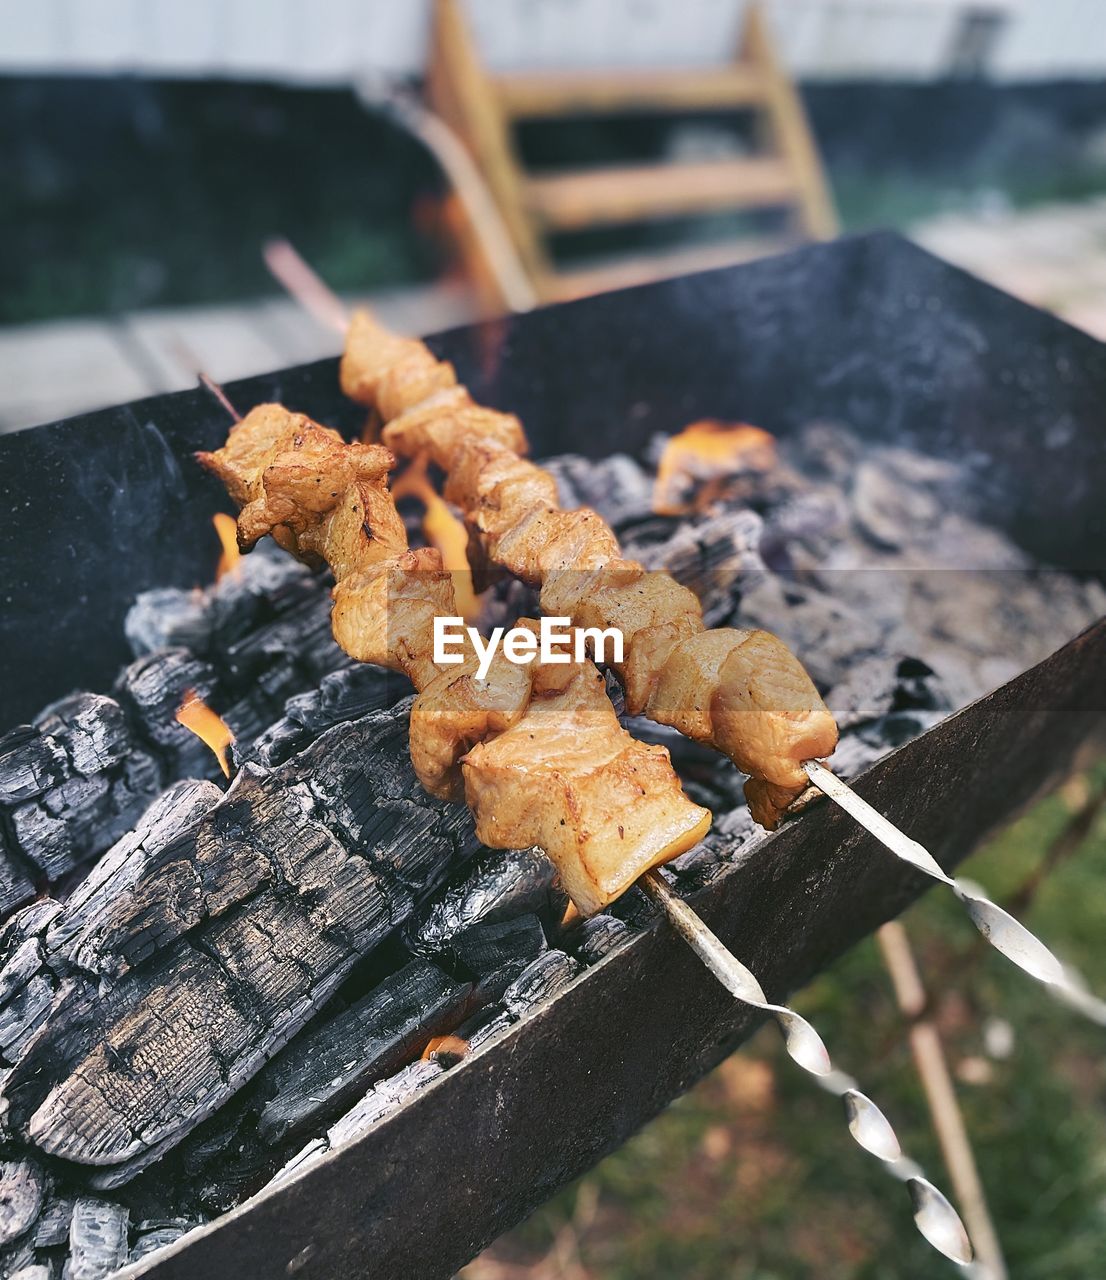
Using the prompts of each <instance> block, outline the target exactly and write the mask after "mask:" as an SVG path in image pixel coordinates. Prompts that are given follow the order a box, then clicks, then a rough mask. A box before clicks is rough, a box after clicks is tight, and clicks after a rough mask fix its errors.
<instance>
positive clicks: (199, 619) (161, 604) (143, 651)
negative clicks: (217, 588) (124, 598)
mask: <svg viewBox="0 0 1106 1280" xmlns="http://www.w3.org/2000/svg"><path fill="white" fill-rule="evenodd" d="M123 632H124V634H125V635H126V637H127V644H128V645H130V650H131V653H132V654H133V655H134V656H135V657H136V658H144V657H145V656H146V655H147V654H149V653H156V652H157V651H158V650H159V649H191V650H192V651H193V652H194V653H203V652H205V651H206V649H207V647H208V644H209V643H210V640H211V616H210V606H209V603H208V597H207V595H206V594H205V593H204V592H202V591H195V590H193V591H187V590H183V589H182V588H180V587H157V588H155V589H154V590H152V591H143V592H142V593H141V595H139V596H138V597H137V598H136V599H135V602H134V604H132V605H131V607H130V608H129V609H128V610H127V616H126V618H125V619H124V620H123Z"/></svg>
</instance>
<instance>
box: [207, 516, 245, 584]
mask: <svg viewBox="0 0 1106 1280" xmlns="http://www.w3.org/2000/svg"><path fill="white" fill-rule="evenodd" d="M212 523H213V524H214V525H215V532H216V533H217V534H218V535H219V542H220V543H221V545H222V548H223V554H222V555H221V556H220V557H219V563H218V564H217V565H216V566H215V581H216V582H218V581H219V579H220V578H222V577H224V576H225V575H226V574H228V573H231V572H233V571H234V570H235V569H237V568H238V566H239V564H240V563H241V561H242V553H241V551H239V550H238V525H237V523H236V522H235V519H234V517H233V516H228V515H227V514H226V512H224V511H219V512H217V513H216V514H215V515H214V516H212Z"/></svg>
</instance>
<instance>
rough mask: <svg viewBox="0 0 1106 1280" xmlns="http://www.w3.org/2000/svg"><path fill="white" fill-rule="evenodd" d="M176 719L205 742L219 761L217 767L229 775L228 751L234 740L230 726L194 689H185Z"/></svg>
mask: <svg viewBox="0 0 1106 1280" xmlns="http://www.w3.org/2000/svg"><path fill="white" fill-rule="evenodd" d="M176 721H177V723H178V724H182V725H184V727H185V728H186V729H189V730H191V732H192V733H194V734H195V735H196V737H197V738H199V739H200V740H201V741H203V742H205V743H206V744H207V745H208V746H209V747H210V748H211V750H212V751H213V752H214V754H215V758H216V760H218V761H219V767H220V768H221V769H222V771H223V772H224V773H225V774H226V775H227V777H228V778H229V777H230V756H229V755H228V751H229V748H230V744H231V743H232V742H233V741H234V734H233V733H232V732H231V730H230V726H229V725H228V724H227V723H226V722H225V721H224V720H223V719H221V718H220V717H219V716H218V715H216V714H215V712H214V711H212V709H211V708H210V707H209V706H208V705H207V703H206V702H204V700H203V699H202V698H200V697H198V696H197V694H196V691H195V690H194V689H185V691H184V697H183V699H182V700H181V704H180V707H179V708H178V710H177V714H176Z"/></svg>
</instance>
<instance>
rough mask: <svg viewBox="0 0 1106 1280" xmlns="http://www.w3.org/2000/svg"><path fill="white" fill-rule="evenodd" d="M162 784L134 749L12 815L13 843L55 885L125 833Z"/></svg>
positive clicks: (149, 761)
mask: <svg viewBox="0 0 1106 1280" xmlns="http://www.w3.org/2000/svg"><path fill="white" fill-rule="evenodd" d="M189 736H190V737H191V736H192V735H189ZM193 741H195V742H198V741H199V740H198V739H196V738H193ZM201 745H202V744H201ZM204 751H205V752H206V748H204ZM209 758H210V756H209ZM160 780H161V772H160V768H159V766H158V764H157V762H156V761H155V760H154V758H153V757H152V756H150V755H148V754H146V753H145V752H143V751H138V750H135V751H131V752H130V753H129V754H128V755H127V757H126V759H125V760H124V761H123V763H122V765H121V766H120V767H119V768H117V769H112V770H105V771H104V772H101V773H96V774H93V775H91V776H88V777H86V776H84V775H83V774H75V775H73V776H72V777H69V778H67V779H65V780H64V781H63V782H60V783H59V784H58V785H57V786H54V787H51V788H50V790H48V791H46V792H45V793H44V794H43V795H40V796H38V797H37V798H36V799H34V800H30V801H27V802H26V803H25V804H21V805H18V806H17V807H16V808H14V809H13V810H12V811H11V815H10V821H11V832H12V837H13V840H14V843H15V844H16V846H17V848H18V850H19V853H20V854H21V855H22V857H23V858H24V859H26V861H27V862H29V863H31V864H32V865H33V866H34V867H36V868H38V869H39V870H40V871H41V872H43V873H45V875H46V877H47V878H48V879H49V880H51V881H54V880H58V879H60V878H61V877H62V876H64V875H65V874H66V873H67V872H69V871H71V870H72V869H73V868H74V867H77V866H79V865H80V864H81V863H83V862H87V861H88V860H89V859H91V858H94V857H96V856H97V855H98V854H100V853H102V852H103V851H104V850H105V849H106V848H108V847H109V846H110V845H111V844H112V843H113V842H114V841H115V840H117V839H118V838H119V837H120V836H121V835H122V834H123V833H124V832H125V831H126V830H128V828H129V827H130V826H131V824H132V823H133V822H134V821H135V820H136V819H137V817H138V816H139V814H140V813H141V812H142V810H143V809H144V808H145V807H146V805H147V804H148V803H149V802H150V800H151V799H152V798H153V796H154V795H156V794H157V790H158V787H159V785H160Z"/></svg>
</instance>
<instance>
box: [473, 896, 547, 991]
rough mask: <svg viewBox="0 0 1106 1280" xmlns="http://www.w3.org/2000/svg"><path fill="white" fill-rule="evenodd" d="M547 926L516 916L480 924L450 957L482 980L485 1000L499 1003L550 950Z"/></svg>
mask: <svg viewBox="0 0 1106 1280" xmlns="http://www.w3.org/2000/svg"><path fill="white" fill-rule="evenodd" d="M546 928H547V926H544V925H543V924H542V921H541V920H540V919H539V917H538V916H536V915H522V916H514V917H512V919H510V920H500V921H499V922H498V923H496V924H481V925H478V926H477V927H475V928H473V929H466V930H465V932H464V933H462V934H460V935H458V937H457V938H456V939H455V940H454V941H453V942H452V944H451V946H450V951H451V953H452V954H453V955H454V956H455V957H456V959H457V961H458V962H459V963H460V964H461V965H462V966H463V967H464V968H465V970H467V971H468V972H469V973H472V974H474V975H476V976H477V977H478V978H479V982H478V991H479V994H480V996H481V998H482V999H484V1000H498V999H499V998H500V996H501V995H502V994H503V992H504V991H505V990H506V988H507V987H508V986H510V984H511V983H512V982H514V980H515V979H516V978H517V977H518V976H519V974H520V973H522V971H523V970H524V969H525V968H526V967H527V966H528V965H529V964H530V963H531V962H532V961H533V960H535V959H536V958H537V957H538V956H539V955H541V953H542V952H543V951H545V950H546V948H547V946H548V942H547V933H546Z"/></svg>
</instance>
